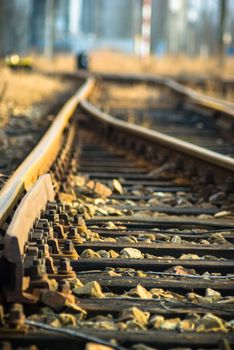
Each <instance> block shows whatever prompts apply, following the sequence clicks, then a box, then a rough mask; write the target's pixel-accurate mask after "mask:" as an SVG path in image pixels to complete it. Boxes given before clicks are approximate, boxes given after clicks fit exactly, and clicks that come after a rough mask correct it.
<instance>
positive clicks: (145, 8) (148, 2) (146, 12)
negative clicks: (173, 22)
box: [141, 0, 152, 57]
mask: <svg viewBox="0 0 234 350" xmlns="http://www.w3.org/2000/svg"><path fill="white" fill-rule="evenodd" d="M151 13H152V0H143V1H142V27H141V35H142V41H141V55H142V57H146V56H149V55H150V41H151V40H150V37H151Z"/></svg>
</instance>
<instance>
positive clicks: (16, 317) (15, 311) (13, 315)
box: [8, 304, 25, 328]
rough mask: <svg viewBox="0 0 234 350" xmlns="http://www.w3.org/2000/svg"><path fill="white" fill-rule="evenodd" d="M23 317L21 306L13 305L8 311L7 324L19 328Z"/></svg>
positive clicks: (22, 322)
mask: <svg viewBox="0 0 234 350" xmlns="http://www.w3.org/2000/svg"><path fill="white" fill-rule="evenodd" d="M24 321H25V315H24V311H23V305H22V304H13V305H12V306H11V308H10V311H9V316H8V323H9V325H10V326H11V327H14V328H16V327H20V326H23V325H24Z"/></svg>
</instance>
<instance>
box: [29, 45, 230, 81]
mask: <svg viewBox="0 0 234 350" xmlns="http://www.w3.org/2000/svg"><path fill="white" fill-rule="evenodd" d="M89 56H90V70H91V71H99V72H100V71H105V72H121V73H124V72H125V73H128V72H129V73H137V72H138V73H139V72H140V73H155V74H159V75H179V74H181V75H182V74H189V75H196V74H197V75H210V76H214V75H215V76H217V75H221V76H223V77H234V57H227V58H226V60H225V66H224V68H223V69H222V70H221V71H220V70H219V69H218V63H217V60H216V59H215V58H212V59H205V58H203V59H202V58H188V57H186V56H166V57H156V56H151V57H150V58H146V59H143V58H141V57H138V56H135V55H131V54H123V53H121V52H119V51H109V50H100V51H93V52H90V54H89ZM35 65H36V67H39V68H42V69H46V70H50V71H55V70H57V71H70V72H71V71H74V70H75V69H76V64H75V56H72V55H59V56H57V57H55V58H54V59H53V61H51V62H49V61H48V60H46V59H45V58H43V57H37V58H36V59H35Z"/></svg>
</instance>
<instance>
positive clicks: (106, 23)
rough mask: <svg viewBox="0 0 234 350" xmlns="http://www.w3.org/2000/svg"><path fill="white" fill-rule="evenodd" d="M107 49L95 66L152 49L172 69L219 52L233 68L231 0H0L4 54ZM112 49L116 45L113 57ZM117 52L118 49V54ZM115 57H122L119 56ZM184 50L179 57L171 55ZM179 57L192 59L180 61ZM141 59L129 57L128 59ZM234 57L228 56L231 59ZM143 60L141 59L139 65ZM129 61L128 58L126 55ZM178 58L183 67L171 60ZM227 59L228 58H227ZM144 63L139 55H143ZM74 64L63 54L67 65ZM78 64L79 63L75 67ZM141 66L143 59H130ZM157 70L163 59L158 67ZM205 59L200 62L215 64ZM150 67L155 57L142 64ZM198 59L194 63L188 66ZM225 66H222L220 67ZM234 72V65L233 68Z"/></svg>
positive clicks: (220, 62) (222, 63)
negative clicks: (123, 55)
mask: <svg viewBox="0 0 234 350" xmlns="http://www.w3.org/2000/svg"><path fill="white" fill-rule="evenodd" d="M84 50H85V51H88V52H90V55H91V53H94V52H97V51H100V50H101V51H102V53H103V55H102V56H100V53H99V54H97V55H96V56H95V57H96V58H95V60H94V59H92V65H93V66H92V67H93V69H97V70H98V69H102V65H103V69H104V68H105V70H108V68H110V70H115V69H117V67H114V66H113V64H114V62H115V64H116V65H117V66H118V64H120V66H121V67H122V66H124V63H123V61H122V62H121V59H122V57H120V56H118V55H119V53H120V52H121V53H125V54H127V56H128V57H129V55H130V56H131V55H132V56H133V55H136V57H146V56H149V55H151V56H152V57H156V58H157V59H158V61H160V62H161V61H162V59H164V60H163V62H164V63H165V62H167V59H168V58H169V57H172V58H173V59H172V60H171V61H170V62H171V66H170V67H168V66H165V68H164V69H163V67H161V68H162V71H161V73H165V70H167V69H169V70H171V72H172V73H174V71H175V70H178V69H182V70H183V69H186V62H187V61H188V62H189V61H191V60H194V59H195V60H197V61H198V60H200V61H202V62H203V63H207V62H213V61H214V59H215V60H216V61H215V62H216V64H217V65H216V67H219V68H221V69H226V68H227V69H226V70H227V72H228V73H229V74H231V73H232V71H233V67H234V66H233V65H232V61H233V60H234V59H233V57H234V1H233V0H0V56H1V57H5V56H6V55H9V54H13V53H17V54H20V55H29V54H31V55H32V54H34V55H42V56H45V57H47V58H48V59H51V58H52V57H53V56H54V55H59V54H60V55H61V54H65V53H66V54H73V55H74V54H77V53H79V52H81V51H84ZM107 50H108V51H110V50H112V52H113V50H114V52H115V56H114V58H113V60H112V63H111V62H109V63H110V67H108V65H107V66H106V65H105V64H104V62H106V61H107V62H108V61H111V57H110V56H109V55H108V54H107ZM116 55H117V56H116ZM116 57H117V58H116ZM175 57H177V58H180V61H179V60H178V61H175V60H174V58H175ZM182 57H184V58H188V59H189V60H186V62H185V61H183V60H182V61H181V59H182ZM134 62H135V64H136V63H137V61H131V62H130V61H129V65H130V66H131V63H134ZM230 62H231V63H230ZM141 63H142V61H141V62H140V65H141ZM125 64H126V62H125ZM177 64H179V65H180V67H173V65H177ZM226 64H227V66H226ZM138 65H139V62H138ZM65 68H67V69H70V68H71V64H70V63H69V64H68V63H66V64H65V62H64V69H65ZM73 68H74V67H73ZM134 68H135V70H137V69H139V67H138V66H135V67H129V66H127V67H126V70H129V69H131V70H134ZM157 68H158V70H160V66H159V67H157ZM213 68H214V66H209V64H208V65H206V66H205V67H201V66H200V67H199V66H198V68H197V70H198V71H199V69H200V71H202V70H204V69H205V70H207V71H211V70H212V69H213ZM143 69H147V70H153V71H154V64H152V62H151V64H150V63H149V61H148V63H147V65H146V64H145V65H144V64H143ZM193 69H196V67H194V66H191V71H192V70H193ZM223 72H225V70H224V71H223ZM233 74H234V72H233Z"/></svg>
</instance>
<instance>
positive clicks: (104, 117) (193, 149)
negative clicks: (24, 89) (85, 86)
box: [81, 100, 234, 172]
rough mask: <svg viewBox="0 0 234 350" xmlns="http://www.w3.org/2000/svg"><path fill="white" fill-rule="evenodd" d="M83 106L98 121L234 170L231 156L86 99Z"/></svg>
mask: <svg viewBox="0 0 234 350" xmlns="http://www.w3.org/2000/svg"><path fill="white" fill-rule="evenodd" d="M81 107H82V108H83V109H84V110H85V111H87V112H88V113H90V114H91V115H92V116H93V117H94V118H95V119H97V120H98V121H100V122H102V123H106V124H107V125H109V126H113V127H115V128H117V129H118V130H120V131H124V132H127V133H129V134H132V135H133V136H137V137H140V138H141V139H144V140H146V141H150V142H152V143H155V144H159V145H161V146H164V147H166V148H168V149H170V150H173V151H175V150H176V151H178V152H180V153H182V154H184V155H187V156H189V157H192V158H195V159H198V160H200V161H203V162H206V163H209V164H211V165H213V166H216V167H220V168H222V169H224V170H229V171H231V172H234V159H232V158H230V157H227V156H223V155H220V154H219V153H216V152H213V151H209V150H206V149H205V148H202V147H200V146H196V145H193V144H191V143H189V142H185V141H182V140H178V139H176V138H174V137H171V136H168V135H165V134H162V133H160V132H158V131H155V130H150V129H147V128H145V127H142V126H139V125H135V124H132V123H128V122H125V121H123V120H118V119H116V118H114V117H112V116H110V115H108V114H107V113H104V112H102V111H101V110H100V109H98V108H97V107H95V106H94V105H92V104H91V103H89V102H88V101H86V100H82V101H81Z"/></svg>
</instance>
